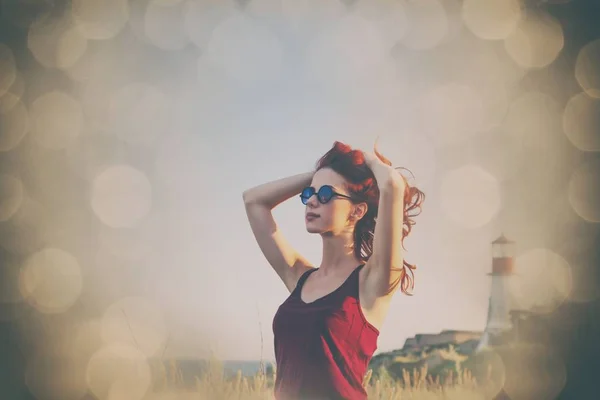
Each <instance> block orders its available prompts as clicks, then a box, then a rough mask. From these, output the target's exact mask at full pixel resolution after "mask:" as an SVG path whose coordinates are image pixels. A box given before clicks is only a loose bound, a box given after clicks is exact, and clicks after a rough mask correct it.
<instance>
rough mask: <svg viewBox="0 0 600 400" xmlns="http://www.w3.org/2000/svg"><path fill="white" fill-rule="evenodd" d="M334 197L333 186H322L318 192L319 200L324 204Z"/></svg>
mask: <svg viewBox="0 0 600 400" xmlns="http://www.w3.org/2000/svg"><path fill="white" fill-rule="evenodd" d="M332 197H333V189H332V188H331V186H321V188H320V189H319V193H318V198H319V201H320V202H321V203H323V204H325V203H327V202H328V201H329V200H331V198H332Z"/></svg>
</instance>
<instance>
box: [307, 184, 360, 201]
mask: <svg viewBox="0 0 600 400" xmlns="http://www.w3.org/2000/svg"><path fill="white" fill-rule="evenodd" d="M315 193H316V195H317V199H318V200H319V203H321V204H326V203H329V201H330V200H331V199H332V198H333V197H334V196H338V197H344V198H346V199H350V200H352V198H351V197H350V196H346V195H345V194H341V193H337V192H336V191H335V190H333V187H332V186H330V185H323V186H321V188H320V189H319V191H318V192H315V188H314V187H312V186H309V187H306V188H304V189H302V193H300V199H301V200H302V204H307V203H308V199H310V198H311V197H312V196H313V195H314V194H315Z"/></svg>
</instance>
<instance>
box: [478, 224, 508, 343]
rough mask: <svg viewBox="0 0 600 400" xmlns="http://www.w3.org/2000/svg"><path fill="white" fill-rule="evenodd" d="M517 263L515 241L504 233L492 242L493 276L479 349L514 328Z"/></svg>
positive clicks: (491, 274)
mask: <svg viewBox="0 0 600 400" xmlns="http://www.w3.org/2000/svg"><path fill="white" fill-rule="evenodd" d="M514 265H515V242H513V241H511V240H509V239H507V238H506V237H505V236H504V235H503V234H502V235H500V237H499V238H498V239H496V240H494V241H493V242H492V272H491V273H489V274H488V276H491V277H492V283H491V291H490V299H489V304H488V316H487V323H486V327H485V330H484V332H483V336H482V337H481V340H480V342H479V345H478V346H477V350H481V349H482V348H484V347H486V346H489V345H493V344H494V343H495V341H494V338H497V337H499V335H501V334H502V333H504V332H507V331H509V330H510V329H511V328H512V322H511V315H510V311H511V309H512V308H513V307H514V302H513V299H512V295H511V287H512V279H513V277H514Z"/></svg>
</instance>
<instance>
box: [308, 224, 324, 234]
mask: <svg viewBox="0 0 600 400" xmlns="http://www.w3.org/2000/svg"><path fill="white" fill-rule="evenodd" d="M306 232H308V233H319V232H321V229H320V228H319V227H317V226H314V225H313V224H311V223H308V224H306Z"/></svg>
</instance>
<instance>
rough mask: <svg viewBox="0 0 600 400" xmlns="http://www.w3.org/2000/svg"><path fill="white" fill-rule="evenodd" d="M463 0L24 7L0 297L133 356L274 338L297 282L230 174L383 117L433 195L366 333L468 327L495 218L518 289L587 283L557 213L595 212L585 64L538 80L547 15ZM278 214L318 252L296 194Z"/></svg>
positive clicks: (292, 236) (291, 233) (247, 354)
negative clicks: (269, 258) (400, 273)
mask: <svg viewBox="0 0 600 400" xmlns="http://www.w3.org/2000/svg"><path fill="white" fill-rule="evenodd" d="M465 3H466V5H464V6H463V8H461V6H460V5H459V4H458V3H455V2H444V4H443V5H442V3H439V2H438V1H436V0H427V1H424V2H419V3H418V4H417V3H410V2H409V3H401V2H395V3H391V2H379V1H373V2H370V1H369V2H366V1H359V2H356V4H355V5H354V6H352V7H346V6H344V5H343V3H341V2H338V1H334V0H328V1H322V2H315V1H305V2H301V3H294V4H295V6H292V3H290V2H286V1H284V2H281V4H280V2H277V1H267V0H261V1H258V0H254V1H252V2H250V3H249V6H247V7H246V9H245V10H241V9H240V8H238V7H236V6H234V5H233V3H228V2H223V3H212V2H209V1H197V2H188V1H172V2H160V1H154V2H151V3H148V2H146V3H144V2H137V3H135V6H133V5H132V8H131V9H130V10H129V11H128V12H127V13H126V12H123V11H122V10H123V9H122V8H119V7H117V6H118V5H120V4H121V3H120V2H119V1H116V0H115V1H114V2H107V3H106V5H102V6H100V7H105V9H103V11H104V12H105V13H104V14H102V13H100V14H98V13H96V11H97V10H96V11H94V12H92V11H93V10H92V11H90V10H87V9H85V8H84V9H80V10H76V11H77V12H78V14H76V15H75V17H73V16H72V15H71V14H69V13H66V14H65V15H64V16H63V19H61V20H60V21H61V23H60V24H46V23H45V22H44V21H43V20H42V21H41V22H38V23H36V24H34V25H32V28H30V31H29V40H28V50H29V51H30V52H31V57H32V58H33V59H35V62H36V63H37V64H35V65H37V66H36V67H28V68H24V67H23V68H21V69H18V68H17V67H15V66H14V65H13V64H11V61H10V60H11V57H12V56H11V54H13V53H14V54H17V52H16V51H15V50H11V49H10V48H9V47H6V48H4V47H3V48H1V49H0V50H1V51H2V52H3V53H2V54H3V56H6V57H5V59H6V60H8V61H6V62H5V66H4V67H3V68H5V69H6V70H7V71H9V72H11V73H12V77H13V79H11V82H10V85H7V88H6V90H4V92H5V93H2V97H0V100H1V105H2V106H3V107H4V108H2V111H3V113H4V114H5V115H6V116H7V117H6V118H10V119H6V120H7V121H10V122H11V123H10V124H7V125H6V126H5V129H6V132H9V133H10V135H12V136H10V135H9V136H7V137H9V138H10V140H8V139H6V140H5V141H4V142H2V143H0V144H1V145H2V146H3V148H2V150H3V151H6V152H8V153H9V154H14V157H13V158H10V159H9V161H7V162H6V165H7V166H8V167H9V168H8V171H5V172H6V174H7V175H6V176H3V178H2V184H3V185H5V187H8V188H10V190H11V196H12V197H10V199H11V200H10V201H6V202H4V203H2V205H1V207H0V211H2V213H0V215H1V216H2V218H3V221H8V223H7V224H5V225H3V229H8V231H7V232H11V235H12V236H10V237H11V238H13V239H11V240H7V239H2V246H3V248H4V249H6V251H8V252H10V253H11V254H15V258H14V260H15V264H18V265H21V266H22V267H21V269H20V270H19V269H15V270H14V271H17V272H15V273H14V274H13V273H11V274H10V276H11V280H7V282H9V283H7V284H6V285H7V286H10V288H12V289H11V290H12V291H11V292H10V293H14V296H13V295H12V294H11V295H10V296H8V295H5V296H6V297H7V298H8V297H11V296H13V297H11V298H10V299H9V300H10V301H12V302H24V303H27V304H29V305H32V306H33V308H35V309H36V310H37V311H38V312H39V313H40V318H46V317H48V316H49V315H58V316H59V317H60V318H65V320H67V321H70V322H69V323H70V324H72V325H69V324H65V325H64V327H63V328H60V329H66V330H69V329H72V331H69V332H70V334H72V335H74V337H80V338H83V339H81V340H82V342H86V340H87V339H85V338H87V337H88V336H89V335H91V333H90V332H96V334H97V335H99V336H100V337H101V338H102V341H103V343H105V344H107V343H113V342H125V343H128V344H130V345H132V346H133V345H138V346H141V348H142V350H143V353H144V354H146V355H153V356H156V355H163V356H167V357H186V358H194V357H205V356H206V355H207V354H208V352H210V351H211V350H212V351H215V352H216V354H217V355H218V356H219V357H220V358H223V359H235V360H256V359H259V358H261V357H264V358H266V359H273V358H274V354H273V335H272V325H271V324H272V319H273V316H274V314H275V312H276V310H277V308H278V306H279V305H280V304H281V303H282V302H283V301H284V300H285V299H286V297H287V296H288V295H289V293H288V292H287V290H286V288H285V286H284V285H283V283H282V282H281V281H280V279H279V278H278V276H277V275H276V274H275V273H274V271H273V270H272V269H271V267H270V266H269V265H268V263H267V262H266V260H265V258H264V256H263V255H262V254H261V252H260V249H259V247H258V245H257V244H256V242H255V240H254V237H253V235H252V232H251V230H250V226H249V224H248V221H247V218H246V214H245V209H244V203H243V200H242V193H243V191H244V190H246V189H249V188H251V187H253V186H256V185H259V184H262V183H265V182H268V181H272V180H276V179H280V178H283V177H286V176H290V175H295V174H299V173H303V172H307V171H309V170H312V169H313V168H314V164H315V162H316V161H317V160H318V159H319V158H320V157H321V156H322V155H323V154H324V153H325V152H326V151H327V150H329V149H330V148H331V146H332V145H333V143H334V141H342V142H344V143H347V144H349V145H350V146H352V147H354V148H359V149H362V150H368V151H371V150H372V147H373V144H374V142H375V139H376V137H377V136H379V137H380V141H379V150H380V151H381V152H382V153H383V154H384V155H385V156H386V157H387V158H388V159H390V160H391V161H392V163H393V166H395V167H405V168H408V169H409V170H410V171H412V173H413V175H414V179H413V178H411V177H409V178H410V179H409V184H413V185H416V186H417V187H419V189H421V190H422V191H423V192H425V195H426V199H425V202H424V203H423V209H422V214H421V215H419V216H417V217H415V221H416V225H415V226H414V227H413V231H412V233H411V235H410V236H409V237H408V238H407V239H406V240H405V247H406V249H407V250H406V253H405V257H406V260H407V261H408V262H409V263H411V264H416V266H417V270H416V271H415V288H414V295H413V296H411V297H409V296H405V295H403V294H401V293H397V294H396V295H395V296H394V298H393V300H392V303H391V307H390V309H389V313H388V316H387V318H386V320H385V322H384V325H383V326H382V329H381V334H380V337H379V342H378V352H380V351H388V350H392V349H398V348H400V347H402V346H403V344H404V342H405V340H406V339H407V338H409V337H412V336H414V335H415V334H420V333H439V332H441V331H442V330H445V329H455V330H475V331H482V330H483V329H484V328H485V322H486V318H487V310H488V298H489V295H490V285H491V278H490V276H488V275H487V274H488V273H489V272H490V271H491V263H492V258H491V254H492V248H491V242H492V241H493V240H495V239H496V238H497V237H499V236H500V235H501V234H502V233H504V234H505V235H506V236H507V237H509V238H510V239H513V240H515V241H516V244H517V253H516V254H515V256H518V257H519V259H518V260H517V261H518V262H517V267H518V271H519V273H520V276H521V278H520V279H521V280H520V283H519V284H517V285H516V286H515V294H514V296H515V299H517V300H515V301H518V304H519V306H520V307H524V308H526V307H531V306H532V305H535V304H537V305H538V306H539V305H544V306H546V308H547V309H548V310H549V311H550V310H551V309H552V308H553V307H555V306H556V304H558V303H560V302H561V301H564V300H565V299H567V298H568V299H569V300H570V301H571V300H572V301H588V300H590V299H592V298H596V297H598V295H599V293H600V291H599V290H598V288H597V287H594V286H591V287H588V288H586V289H585V290H583V291H581V290H578V291H573V290H572V285H573V282H572V271H575V270H576V268H583V267H585V266H578V265H577V263H576V262H573V260H571V259H569V257H568V256H567V255H565V254H569V251H572V250H573V249H575V248H577V246H581V242H576V240H579V239H582V238H581V237H575V238H565V237H564V236H561V230H560V226H561V224H562V225H564V224H568V223H575V222H577V221H581V220H582V219H583V220H587V221H594V220H600V217H599V216H598V215H597V213H596V212H595V211H594V210H593V204H595V203H594V201H595V199H596V197H594V196H595V195H590V194H589V193H588V192H587V191H586V189H585V188H586V187H587V186H586V185H588V184H589V183H590V182H594V180H595V179H596V178H597V173H596V172H594V171H595V170H593V169H590V168H587V167H585V166H584V167H582V168H581V169H579V170H578V171H579V172H577V173H576V174H574V175H572V176H571V172H570V171H571V167H572V166H574V165H578V163H579V162H581V160H582V158H583V157H582V152H583V151H588V150H592V148H593V147H594V146H595V142H594V141H593V137H594V136H593V135H594V132H595V131H594V129H593V124H588V125H585V124H581V125H578V124H569V123H566V124H563V121H565V120H566V121H571V122H572V121H578V120H579V119H578V118H582V117H581V115H584V117H585V116H586V114H585V113H586V112H588V113H589V112H590V111H589V110H591V108H589V107H588V108H586V107H587V103H586V101H588V100H586V99H585V98H583V97H581V96H584V95H585V90H586V87H585V80H581V79H579V81H578V82H579V84H581V85H582V86H581V87H579V86H577V84H575V85H574V86H575V87H577V90H574V91H573V93H571V92H567V91H566V90H565V89H564V88H562V87H558V86H557V85H556V84H554V83H553V82H554V80H553V79H549V78H548V76H549V77H550V78H551V77H552V76H555V75H558V76H562V74H566V72H565V71H563V70H562V69H560V68H559V67H557V68H556V69H553V70H552V73H553V74H555V75H552V74H548V75H547V76H546V75H536V76H537V78H535V79H534V78H532V77H531V76H532V75H535V74H533V73H532V71H538V72H539V71H540V70H543V68H550V67H551V66H552V65H553V62H554V61H555V60H556V59H557V58H558V57H559V56H560V54H561V51H562V49H563V45H564V36H563V30H562V27H561V25H560V23H559V22H558V21H557V20H555V19H554V18H553V17H551V16H549V15H547V14H544V13H541V14H539V15H538V14H527V16H524V15H522V14H520V11H519V8H518V7H512V8H511V7H509V6H506V7H507V8H506V9H505V10H504V11H505V13H504V14H502V15H504V18H503V19H494V18H493V15H492V14H493V12H495V11H494V10H495V9H494V7H491V6H490V9H489V10H488V9H485V10H479V11H481V12H477V6H476V2H468V1H465ZM102 4H104V3H102ZM282 4H283V6H281V5H282ZM299 4H302V5H303V6H300V5H299ZM391 4H393V5H391ZM490 4H492V5H494V6H497V7H504V6H503V4H506V3H505V2H503V1H494V2H491V3H490ZM511 4H512V3H511ZM469 7H475V8H469ZM490 10H491V11H490ZM9 11H10V10H9ZM97 15H102V16H103V17H98V18H99V20H97V21H90V20H89V19H90V18H92V17H93V18H96V17H95V16H97ZM494 15H495V14H494ZM93 18H92V19H93ZM92 22H93V23H92ZM72 24H75V26H77V29H75V30H73V29H71V28H72V27H73V25H72ZM56 30H58V31H56ZM540 32H541V33H542V34H543V35H540ZM51 33H52V34H51ZM64 35H70V36H67V37H68V39H69V40H66V41H65V40H62V39H64ZM43 38H45V39H44V40H47V41H44V40H42V39H43ZM61 38H62V39H61ZM541 38H543V40H542V39H541ZM59 39H60V40H59ZM528 40H531V41H534V42H535V41H539V40H542V42H541V44H540V43H537V42H535V43H537V44H538V45H537V46H525V45H524V44H523V43H527V41H528ZM7 49H8V50H7ZM532 49H535V51H533V50H532ZM594 49H595V48H592V50H589V49H588V50H586V51H589V52H590V54H592V53H593V51H595V50H594ZM538 50H539V51H538ZM582 51H583V50H582ZM15 65H16V64H15ZM11 68H12V70H11ZM585 71H590V69H583V72H582V74H583V75H585V73H586V72H585ZM7 76H8V75H7ZM582 82H584V83H582ZM3 84H4V83H3ZM23 88H26V90H24V89H23ZM577 96H579V97H577ZM572 99H575V100H574V101H570V100H572ZM568 101H569V102H568ZM586 110H587V111H586ZM582 113H583V114H582ZM25 126H28V127H29V129H25V128H23V127H25ZM11 152H12V153H11ZM10 160H13V161H10ZM566 167H569V168H566ZM586 168H587V169H586ZM565 182H567V183H569V186H568V188H569V189H568V193H567V191H564V190H562V191H561V190H560V188H561V187H564V185H565ZM273 213H274V216H275V219H276V221H277V223H278V226H279V228H280V229H281V231H282V232H283V234H284V235H285V236H286V238H287V239H288V241H289V242H290V243H291V244H292V245H293V246H294V247H295V248H296V249H297V250H298V251H299V252H300V253H302V254H303V255H304V256H305V257H307V258H308V259H309V260H310V261H311V262H312V263H313V264H314V265H317V266H318V265H319V263H320V256H321V241H320V237H319V236H318V235H311V234H309V233H307V232H306V229H305V225H304V218H303V215H304V205H302V203H301V202H300V200H299V198H298V197H297V196H294V197H292V198H291V199H290V200H288V201H286V202H284V203H282V204H281V205H280V206H278V207H277V208H275V209H274V211H273ZM31 221H36V222H35V224H36V228H35V229H34V232H35V235H33V236H28V235H30V232H29V231H28V230H27V229H26V228H25V227H27V226H28V225H27V224H28V223H31ZM37 221H40V222H39V223H38V222H37ZM4 237H5V238H6V237H9V236H4ZM582 240H584V242H585V238H583V239H582ZM39 243H43V246H41V248H40V246H38V244H39ZM17 256H18V257H17ZM19 271H21V272H19ZM578 276H585V275H578ZM61 277H62V278H64V277H68V279H62V278H61ZM58 278H61V279H58ZM584 280H585V279H584ZM11 282H12V283H11ZM57 282H60V283H57ZM11 285H12V286H11ZM17 288H18V290H17ZM56 321H57V320H55V322H56ZM74 321H79V322H74ZM57 329H59V328H57ZM92 336H93V335H92ZM66 337H70V336H66ZM261 338H262V345H261ZM90 340H91V339H90Z"/></svg>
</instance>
